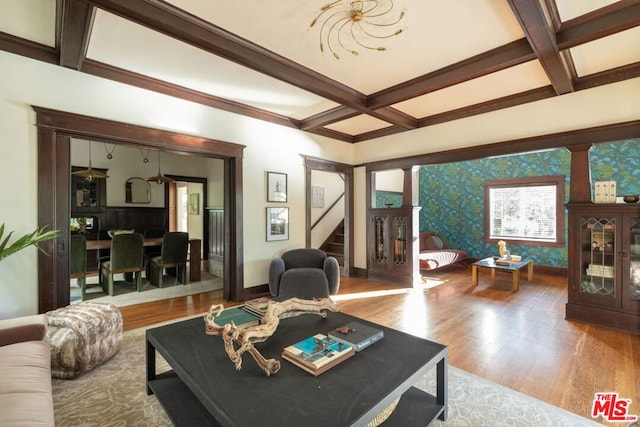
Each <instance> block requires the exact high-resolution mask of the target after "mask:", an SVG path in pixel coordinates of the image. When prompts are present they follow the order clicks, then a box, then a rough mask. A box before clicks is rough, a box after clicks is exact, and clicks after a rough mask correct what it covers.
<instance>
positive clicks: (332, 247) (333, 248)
mask: <svg viewBox="0 0 640 427" xmlns="http://www.w3.org/2000/svg"><path fill="white" fill-rule="evenodd" d="M327 249H328V250H329V251H330V252H341V253H344V243H336V242H331V243H329V245H328V248H327Z"/></svg>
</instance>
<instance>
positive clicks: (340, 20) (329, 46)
mask: <svg viewBox="0 0 640 427" xmlns="http://www.w3.org/2000/svg"><path fill="white" fill-rule="evenodd" d="M342 21H346V22H347V23H348V22H349V21H350V19H349V17H344V18H340V19H338V20H337V21H336V22H334V23H333V24H332V25H331V27H330V28H329V32H328V33H327V47H328V48H329V50H330V51H331V53H332V54H333V56H334V57H335V58H336V59H340V55H338V52H336V51H335V49H333V47H332V46H331V33H333V31H334V30H335V28H336V25H338V24H339V23H341V22H342ZM338 42H340V32H338ZM340 45H342V43H340Z"/></svg>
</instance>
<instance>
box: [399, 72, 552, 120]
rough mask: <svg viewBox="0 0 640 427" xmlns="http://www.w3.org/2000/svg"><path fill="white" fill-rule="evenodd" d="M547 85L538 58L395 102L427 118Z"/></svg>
mask: <svg viewBox="0 0 640 427" xmlns="http://www.w3.org/2000/svg"><path fill="white" fill-rule="evenodd" d="M549 84H550V82H549V79H548V78H547V76H546V74H545V72H544V70H543V69H542V67H541V66H540V63H539V62H538V61H530V62H527V63H525V64H521V65H518V66H515V67H511V68H507V69H506V70H502V71H498V72H495V73H492V74H488V75H486V76H483V77H478V78H477V79H473V80H469V81H466V82H464V83H460V84H457V85H455V86H449V87H447V88H445V89H441V90H438V91H435V92H431V93H428V94H426V95H422V96H419V97H416V98H413V99H410V100H408V101H404V102H401V103H399V104H396V105H394V107H395V108H397V109H398V110H400V111H403V112H405V113H407V114H410V115H411V116H414V117H427V116H431V115H433V114H438V113H442V112H444V111H449V110H454V109H456V108H461V107H467V106H470V105H474V104H478V103H481V102H484V101H488V100H490V99H495V98H501V97H503V96H507V95H512V94H514V93H519V92H524V91H527V90H530V89H535V88H538V87H542V86H548V85H549Z"/></svg>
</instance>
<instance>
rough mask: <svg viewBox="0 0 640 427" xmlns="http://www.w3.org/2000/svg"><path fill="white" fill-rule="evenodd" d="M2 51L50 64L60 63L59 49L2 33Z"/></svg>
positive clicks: (0, 33) (0, 42) (0, 35)
mask: <svg viewBox="0 0 640 427" xmlns="http://www.w3.org/2000/svg"><path fill="white" fill-rule="evenodd" d="M0 50H4V51H6V52H10V53H15V54H16V55H21V56H26V57H27V58H31V59H35V60H37V61H43V62H46V63H48V64H57V63H58V56H59V55H58V51H57V49H55V48H53V47H51V46H46V45H43V44H40V43H36V42H32V41H30V40H26V39H23V38H20V37H16V36H13V35H11V34H7V33H3V32H2V31H0Z"/></svg>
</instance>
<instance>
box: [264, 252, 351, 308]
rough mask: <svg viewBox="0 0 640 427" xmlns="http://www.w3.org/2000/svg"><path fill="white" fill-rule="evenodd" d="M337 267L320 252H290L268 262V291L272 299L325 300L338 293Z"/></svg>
mask: <svg viewBox="0 0 640 427" xmlns="http://www.w3.org/2000/svg"><path fill="white" fill-rule="evenodd" d="M339 287H340V267H339V266H338V260H337V259H336V258H335V257H332V256H327V254H326V253H325V252H324V251H321V250H320V249H293V250H290V251H287V252H285V253H284V254H282V256H281V257H279V258H275V259H273V260H271V264H270V265H269V291H270V292H271V295H273V296H282V295H290V296H293V297H297V298H303V299H314V298H325V297H328V296H329V295H335V294H337V293H338V289H339Z"/></svg>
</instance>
